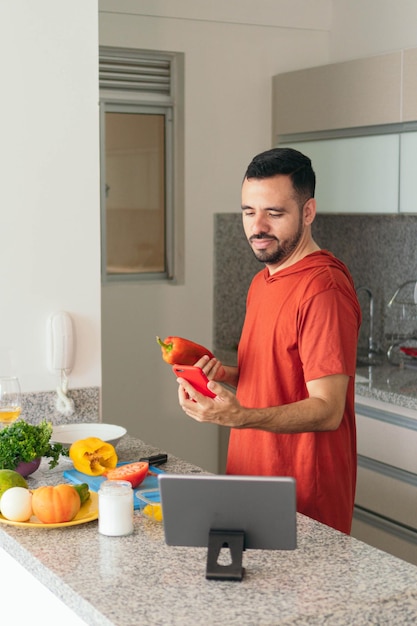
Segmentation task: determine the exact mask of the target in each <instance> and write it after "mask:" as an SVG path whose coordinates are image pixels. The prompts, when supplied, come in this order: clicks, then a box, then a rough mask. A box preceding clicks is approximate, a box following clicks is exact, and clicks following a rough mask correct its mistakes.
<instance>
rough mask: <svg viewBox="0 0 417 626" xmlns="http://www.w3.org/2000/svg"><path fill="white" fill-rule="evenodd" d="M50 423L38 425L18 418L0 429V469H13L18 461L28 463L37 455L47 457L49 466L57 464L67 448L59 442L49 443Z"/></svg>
mask: <svg viewBox="0 0 417 626" xmlns="http://www.w3.org/2000/svg"><path fill="white" fill-rule="evenodd" d="M51 435H52V424H50V423H49V422H46V421H45V420H44V421H42V422H41V423H40V424H38V425H36V426H35V425H33V424H28V423H27V422H25V420H18V421H17V422H14V423H13V424H10V426H6V428H3V430H0V469H11V470H14V469H15V468H16V467H17V465H18V464H19V463H20V461H23V462H24V463H29V462H30V461H34V460H35V459H38V458H39V457H48V458H50V459H51V460H50V461H49V467H50V468H51V469H52V468H53V467H55V466H56V465H58V461H59V457H60V456H61V455H62V456H68V449H67V448H64V447H63V446H62V445H61V444H60V443H50V439H51Z"/></svg>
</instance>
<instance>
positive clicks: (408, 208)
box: [400, 132, 417, 213]
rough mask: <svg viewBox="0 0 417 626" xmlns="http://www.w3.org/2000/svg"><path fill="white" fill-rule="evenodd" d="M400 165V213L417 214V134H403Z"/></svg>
mask: <svg viewBox="0 0 417 626" xmlns="http://www.w3.org/2000/svg"><path fill="white" fill-rule="evenodd" d="M400 164H401V169H400V213H417V196H416V174H417V132H415V133H411V132H410V133H402V135H401V140H400Z"/></svg>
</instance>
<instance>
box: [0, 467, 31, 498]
mask: <svg viewBox="0 0 417 626" xmlns="http://www.w3.org/2000/svg"><path fill="white" fill-rule="evenodd" d="M10 487H26V489H27V488H28V484H27V482H26V480H25V479H24V478H23V476H22V475H21V474H19V472H15V471H14V470H8V469H0V498H1V496H2V495H3V493H4V492H5V491H7V489H10Z"/></svg>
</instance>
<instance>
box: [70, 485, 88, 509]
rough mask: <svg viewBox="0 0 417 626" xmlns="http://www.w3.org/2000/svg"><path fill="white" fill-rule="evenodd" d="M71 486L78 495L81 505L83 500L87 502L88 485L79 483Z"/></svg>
mask: <svg viewBox="0 0 417 626" xmlns="http://www.w3.org/2000/svg"><path fill="white" fill-rule="evenodd" d="M73 487H74V489H75V490H76V491H77V493H78V495H79V496H80V500H81V506H82V505H83V504H84V503H85V502H87V500H88V499H89V497H90V490H89V489H88V485H87V483H82V484H81V485H73Z"/></svg>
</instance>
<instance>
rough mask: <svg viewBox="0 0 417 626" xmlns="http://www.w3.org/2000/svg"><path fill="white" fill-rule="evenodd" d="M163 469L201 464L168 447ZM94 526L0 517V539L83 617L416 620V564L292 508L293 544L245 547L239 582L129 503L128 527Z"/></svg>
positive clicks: (54, 477) (48, 476)
mask: <svg viewBox="0 0 417 626" xmlns="http://www.w3.org/2000/svg"><path fill="white" fill-rule="evenodd" d="M117 452H118V455H119V459H120V460H121V461H132V460H137V459H139V458H140V457H141V456H148V455H150V454H155V453H157V452H165V451H164V450H158V449H156V448H154V447H152V446H149V445H147V444H145V443H144V442H142V441H140V440H138V439H135V438H132V437H130V436H128V435H127V436H125V437H124V438H123V439H122V440H121V441H120V443H119V444H118V446H117ZM69 467H71V462H70V461H69V459H62V461H61V463H60V465H59V467H56V468H54V469H53V470H50V469H49V468H48V466H47V464H46V463H45V462H44V461H42V464H41V467H40V468H39V470H38V471H37V472H35V474H33V475H32V477H30V478H29V487H32V488H35V487H36V486H39V485H42V484H57V483H59V482H64V480H63V475H62V472H63V471H64V470H65V469H68V468H69ZM164 469H165V471H167V472H170V473H190V472H193V473H199V472H201V470H200V468H198V467H195V466H192V465H190V464H189V463H186V462H184V461H181V460H180V459H177V458H175V457H172V456H170V455H169V452H168V463H167V464H166V466H164ZM97 527H98V524H97V521H93V522H89V523H86V524H81V525H79V526H71V527H66V528H54V529H52V528H51V529H47V528H39V529H38V528H33V529H32V528H29V529H28V528H22V527H16V526H12V525H8V524H5V523H2V524H0V546H1V547H3V548H4V549H5V550H6V551H7V552H8V553H10V554H11V555H12V556H13V557H14V558H15V559H16V560H17V561H18V562H19V563H20V564H21V565H22V566H24V567H25V568H26V569H27V570H28V571H30V572H31V573H32V574H33V575H34V576H35V577H36V578H37V579H38V580H39V581H40V582H42V583H43V584H44V585H45V586H47V587H48V588H49V589H50V590H51V591H52V592H53V593H55V594H56V595H57V596H58V597H59V598H60V599H61V600H62V601H63V602H64V603H65V604H66V605H67V606H69V607H70V608H71V609H72V610H73V611H74V612H75V613H76V614H77V615H79V616H80V617H81V618H82V619H83V620H84V621H85V622H86V623H87V624H89V625H91V626H96V625H97V626H137V625H139V624H140V625H161V626H169V625H174V624H175V625H176V624H181V625H186V626H187V625H190V626H191V625H192V626H195V625H198V624H202V625H203V624H204V626H208V625H212V624H213V625H214V624H216V625H217V624H228V625H232V626H233V625H236V626H243V625H245V624H248V625H251V626H254V625H265V626H266V625H272V624H286V625H288V624H293V625H298V626H303V625H307V624H308V625H309V626H312V625H313V626H315V625H317V626H319V625H320V626H322V625H323V624H329V625H331V626H346V625H347V624H354V625H355V626H362V625H363V626H365V625H366V626H368V625H369V624H378V626H383V625H389V626H393V625H408V624H410V625H411V624H415V623H417V567H415V566H413V565H411V564H409V563H406V562H405V561H402V560H399V559H397V558H395V557H393V556H391V555H389V554H387V553H385V552H382V551H380V550H377V549H375V548H372V547H370V546H368V545H366V544H364V543H362V542H360V541H358V540H356V539H353V538H352V537H349V536H347V535H344V534H343V533H340V532H338V531H335V530H333V529H331V528H329V527H327V526H324V525H322V524H320V523H318V522H315V521H314V520H312V519H309V518H308V517H305V516H303V515H300V514H297V535H298V547H297V549H296V550H293V551H267V550H265V551H264V550H247V551H245V552H244V554H243V565H244V567H245V568H246V572H245V576H244V578H243V580H242V581H241V582H228V581H217V580H207V579H206V578H205V566H206V558H207V549H206V548H185V547H176V546H167V545H166V543H165V540H164V531H163V525H162V524H157V523H154V522H152V521H150V520H148V519H145V518H144V517H142V516H141V514H140V513H139V512H138V511H136V512H135V515H134V533H133V534H132V535H129V536H126V537H106V536H102V535H100V534H99V533H98V529H97Z"/></svg>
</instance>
